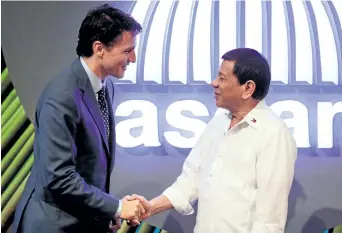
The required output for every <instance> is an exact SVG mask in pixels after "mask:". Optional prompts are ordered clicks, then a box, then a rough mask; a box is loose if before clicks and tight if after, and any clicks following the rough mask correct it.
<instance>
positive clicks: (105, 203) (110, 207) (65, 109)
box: [36, 93, 119, 219]
mask: <svg viewBox="0 0 342 233" xmlns="http://www.w3.org/2000/svg"><path fill="white" fill-rule="evenodd" d="M60 95H63V93H60ZM66 96H67V94H66ZM69 96H70V94H69ZM61 99H62V100H61ZM66 99H68V101H66ZM37 117H38V119H37V130H36V132H37V134H36V137H38V139H37V140H38V142H39V147H38V149H39V159H40V160H41V162H40V164H41V166H42V167H41V168H40V171H42V174H41V175H42V179H43V182H44V185H45V187H46V188H47V189H48V190H49V191H50V192H51V194H52V195H54V196H55V197H57V198H58V200H59V201H62V202H63V203H73V204H76V205H77V206H79V207H80V208H81V209H80V210H81V211H82V212H84V214H87V215H89V214H90V215H92V217H96V218H98V217H99V218H108V219H109V218H112V217H113V216H114V214H115V213H116V211H117V208H118V205H119V200H117V199H116V198H114V197H113V196H111V195H109V194H107V193H105V192H103V191H101V190H100V189H98V188H96V187H94V186H92V185H90V184H88V183H87V182H86V181H85V180H84V179H83V178H82V177H81V176H80V174H79V173H77V172H76V169H75V167H76V163H75V157H76V155H77V147H76V145H75V135H76V130H77V124H76V122H77V120H78V119H79V116H78V111H77V107H76V105H75V103H74V101H73V98H72V96H70V98H67V97H60V98H48V99H47V100H45V101H44V102H43V104H42V105H41V108H40V110H39V114H38V115H37Z"/></svg>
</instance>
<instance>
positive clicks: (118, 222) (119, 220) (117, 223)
mask: <svg viewBox="0 0 342 233" xmlns="http://www.w3.org/2000/svg"><path fill="white" fill-rule="evenodd" d="M115 225H118V226H121V219H120V218H117V219H116V220H115Z"/></svg>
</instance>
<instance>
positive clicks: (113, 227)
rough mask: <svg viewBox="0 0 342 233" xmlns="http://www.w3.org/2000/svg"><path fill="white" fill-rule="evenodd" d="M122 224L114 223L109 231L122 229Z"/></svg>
mask: <svg viewBox="0 0 342 233" xmlns="http://www.w3.org/2000/svg"><path fill="white" fill-rule="evenodd" d="M120 227H121V226H120V225H114V226H111V227H109V232H114V231H117V230H119V229H120Z"/></svg>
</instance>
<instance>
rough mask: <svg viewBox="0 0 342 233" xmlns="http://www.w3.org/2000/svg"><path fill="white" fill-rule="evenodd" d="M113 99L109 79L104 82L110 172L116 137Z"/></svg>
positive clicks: (112, 164) (113, 158)
mask: <svg viewBox="0 0 342 233" xmlns="http://www.w3.org/2000/svg"><path fill="white" fill-rule="evenodd" d="M113 98H114V87H113V85H112V82H111V81H110V80H109V78H108V79H107V81H106V100H107V103H108V110H109V121H110V136H109V148H110V154H111V155H112V156H111V162H110V171H112V169H113V166H114V160H115V146H116V137H115V136H116V135H115V119H114V111H113V106H112V105H113Z"/></svg>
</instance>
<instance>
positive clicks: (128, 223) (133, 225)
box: [126, 219, 140, 227]
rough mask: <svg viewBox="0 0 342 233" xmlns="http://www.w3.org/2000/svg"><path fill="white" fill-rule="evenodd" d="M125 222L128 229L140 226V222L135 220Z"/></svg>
mask: <svg viewBox="0 0 342 233" xmlns="http://www.w3.org/2000/svg"><path fill="white" fill-rule="evenodd" d="M126 222H127V225H128V226H130V227H135V226H138V225H140V221H139V220H137V219H133V220H127V221H126Z"/></svg>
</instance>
